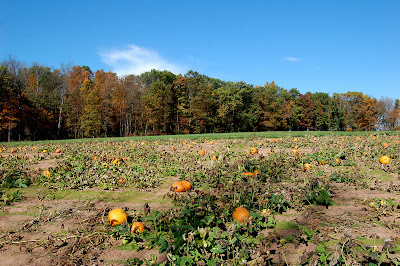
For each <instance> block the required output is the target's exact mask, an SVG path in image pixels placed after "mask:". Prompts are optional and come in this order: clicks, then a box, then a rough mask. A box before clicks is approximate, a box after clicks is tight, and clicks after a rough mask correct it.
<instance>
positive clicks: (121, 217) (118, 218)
mask: <svg viewBox="0 0 400 266" xmlns="http://www.w3.org/2000/svg"><path fill="white" fill-rule="evenodd" d="M126 218H127V215H126V212H124V210H123V209H114V210H111V211H110V212H109V213H108V219H109V220H110V224H111V226H114V225H119V224H122V223H123V222H125V221H126Z"/></svg>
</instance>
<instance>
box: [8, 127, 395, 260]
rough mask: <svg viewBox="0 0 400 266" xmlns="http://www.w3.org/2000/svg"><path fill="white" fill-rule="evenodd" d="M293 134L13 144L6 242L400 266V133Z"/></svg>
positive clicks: (70, 249) (191, 256)
mask: <svg viewBox="0 0 400 266" xmlns="http://www.w3.org/2000/svg"><path fill="white" fill-rule="evenodd" d="M273 133H274V134H277V133H275V132H273ZM292 133H293V132H292ZM292 133H291V132H287V133H279V134H282V135H280V137H276V136H275V135H272V136H270V137H264V136H258V135H250V134H249V135H246V137H245V138H241V137H240V136H235V138H236V139H232V136H229V138H226V139H224V138H223V135H222V133H221V134H219V135H211V136H206V137H203V136H201V135H200V136H196V137H197V138H196V139H191V135H188V136H185V139H182V138H164V137H160V138H155V137H154V136H151V138H150V137H149V138H146V137H132V138H127V139H123V138H121V139H114V140H110V141H108V140H104V139H102V140H87V141H86V140H85V141H84V142H83V140H81V141H80V142H79V141H77V142H74V141H71V142H60V143H57V144H54V143H50V142H48V143H47V142H44V143H40V142H38V143H35V144H36V145H35V146H33V145H32V144H31V143H29V144H27V145H22V144H21V143H18V146H17V145H15V146H14V145H13V143H10V144H4V145H1V146H0V150H1V157H0V174H1V177H2V178H1V179H0V199H1V200H0V210H1V212H2V215H1V220H2V221H4V223H2V224H3V225H4V226H3V227H4V228H2V230H3V231H1V230H0V242H1V244H0V245H1V246H2V255H3V254H4V252H6V253H7V250H15V248H19V249H18V250H20V252H21V253H22V254H23V256H27V257H29V256H34V255H35V254H37V253H35V252H27V251H26V250H28V249H32V250H34V249H35V248H37V247H39V248H40V249H41V250H44V251H46V252H47V253H45V252H44V253H43V254H41V256H42V257H41V259H43V258H45V257H46V256H48V257H49V261H50V262H49V263H50V264H51V263H53V264H68V263H69V262H73V263H75V264H79V263H80V264H84V265H91V264H95V263H99V261H100V259H101V260H102V263H103V262H104V263H108V264H112V263H114V262H113V261H112V260H111V259H109V257H107V256H108V255H107V254H109V253H110V252H117V253H118V254H120V255H119V256H125V255H124V254H125V252H126V253H129V254H130V256H131V254H135V255H133V256H131V257H129V256H126V257H121V258H120V260H119V261H121V263H122V264H127V265H129V264H130V265H132V264H133V265H137V264H140V263H141V261H142V265H143V264H144V263H148V264H151V263H153V264H154V263H155V261H160V260H161V259H162V256H164V255H165V256H164V258H163V259H164V260H165V261H164V262H166V264H168V263H170V264H181V265H192V264H193V265H194V264H196V263H197V262H198V263H199V264H201V265H215V264H217V263H219V264H221V265H244V264H252V263H256V264H259V265H279V264H285V263H286V262H285V259H286V260H287V264H289V265H297V264H302V265H307V264H309V263H311V262H312V263H315V264H316V265H317V264H320V265H325V264H326V265H328V264H334V262H335V260H336V259H337V263H336V264H337V265H338V264H340V263H342V264H345V261H346V260H347V262H350V260H352V262H355V261H357V262H358V263H360V264H366V265H368V263H371V262H372V263H376V262H377V261H376V260H374V259H376V258H378V257H379V258H380V259H381V260H382V264H385V265H391V263H392V264H393V265H395V263H397V262H398V261H397V257H396V256H397V253H398V250H400V249H399V248H400V241H398V239H400V233H399V231H398V229H399V226H398V221H397V220H398V219H397V218H398V217H399V216H400V211H399V205H400V202H399V200H398V195H397V194H398V191H399V190H400V183H399V181H398V173H399V172H400V163H399V161H400V154H399V152H398V147H397V146H398V145H397V143H399V140H400V137H399V136H397V135H396V134H395V133H393V134H392V135H390V136H389V135H386V134H384V133H383V132H382V133H380V132H378V133H377V134H374V135H373V136H374V137H375V139H373V138H371V136H369V133H366V132H362V133H363V134H361V133H360V132H354V131H352V132H345V133H346V134H343V136H341V135H335V134H338V133H331V135H323V134H322V133H320V132H307V133H306V132H305V133H298V132H296V138H294V137H292V136H291V135H290V134H292ZM268 134H272V133H268ZM285 134H286V135H285ZM302 134H304V136H300V135H302ZM314 135H315V136H316V137H314ZM210 139H214V141H215V142H216V143H213V141H210ZM385 143H387V144H388V145H384V144H385ZM189 145H190V146H189ZM44 150H47V151H48V152H47V153H44V152H43V151H44ZM58 150H60V152H57V151H58ZM54 151H55V152H54ZM61 151H62V152H61ZM202 153H204V154H202ZM244 154H245V155H244ZM177 180H179V181H177ZM176 181H177V182H176ZM116 204H118V205H119V206H122V207H121V208H117V209H112V207H111V206H115V205H116ZM26 210H29V212H27V211H26ZM18 219H19V220H18ZM13 221H16V222H13ZM71 221H74V222H73V223H72V222H71ZM17 222H18V227H15V226H14V227H13V226H12V225H15V224H16V223H17ZM349 230H351V233H349V232H350V231H349ZM38 232H40V234H39V233H38ZM388 236H390V239H389V238H388ZM378 237H379V238H378ZM371 243H372V244H371ZM299 250H304V251H305V252H300V253H299ZM64 251H66V253H63V252H64ZM159 251H161V253H162V255H161V254H160V252H159ZM335 252H337V253H335ZM32 254H33V255H32ZM63 254H64V255H63ZM104 254H106V255H104ZM121 254H122V255H121ZM143 254H148V257H145V255H143ZM50 255H51V256H50ZM135 256H136V258H135ZM151 256H153V257H151ZM29 258H32V257H29ZM32 261H34V260H32ZM157 263H158V262H157ZM399 263H400V261H399ZM376 264H377V263H376Z"/></svg>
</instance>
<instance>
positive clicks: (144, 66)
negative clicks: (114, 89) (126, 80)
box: [100, 44, 184, 76]
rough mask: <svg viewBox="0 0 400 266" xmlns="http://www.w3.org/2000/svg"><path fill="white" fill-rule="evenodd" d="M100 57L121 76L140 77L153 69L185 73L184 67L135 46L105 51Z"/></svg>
mask: <svg viewBox="0 0 400 266" xmlns="http://www.w3.org/2000/svg"><path fill="white" fill-rule="evenodd" d="M100 57H101V61H102V62H103V63H105V64H107V65H109V66H110V67H111V70H112V71H113V72H115V73H117V74H118V75H119V76H123V75H129V74H135V75H139V74H141V73H143V72H146V71H150V70H152V69H157V70H169V71H171V72H173V73H175V74H179V73H183V72H184V67H182V66H179V65H177V64H173V63H170V62H168V61H167V60H165V59H164V58H163V57H162V56H160V55H159V54H158V53H157V52H155V51H152V50H150V49H146V48H144V47H139V46H137V45H134V44H131V45H128V47H127V48H126V49H120V50H117V49H113V50H109V51H104V52H102V53H100Z"/></svg>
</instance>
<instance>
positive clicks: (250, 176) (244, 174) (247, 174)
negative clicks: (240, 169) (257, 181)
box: [242, 172, 255, 178]
mask: <svg viewBox="0 0 400 266" xmlns="http://www.w3.org/2000/svg"><path fill="white" fill-rule="evenodd" d="M242 175H243V176H244V177H246V178H254V176H255V174H254V173H252V172H245V173H242Z"/></svg>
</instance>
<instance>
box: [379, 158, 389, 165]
mask: <svg viewBox="0 0 400 266" xmlns="http://www.w3.org/2000/svg"><path fill="white" fill-rule="evenodd" d="M379 161H380V162H381V163H382V164H388V163H390V158H389V156H382V157H381V158H380V159H379Z"/></svg>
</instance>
